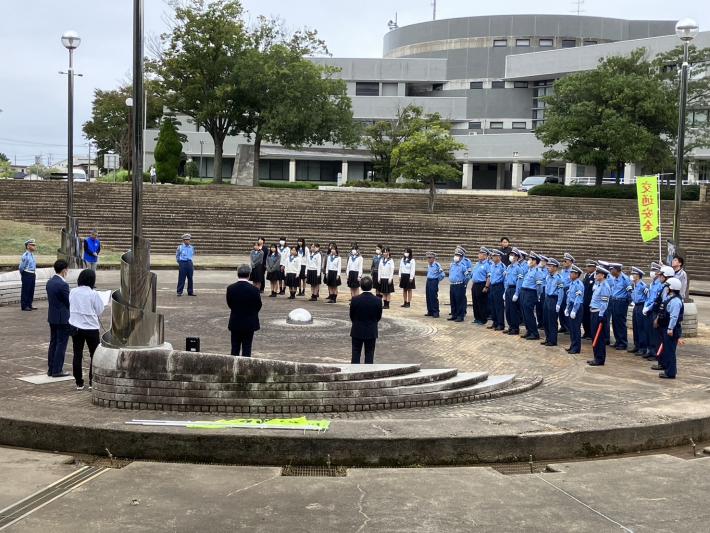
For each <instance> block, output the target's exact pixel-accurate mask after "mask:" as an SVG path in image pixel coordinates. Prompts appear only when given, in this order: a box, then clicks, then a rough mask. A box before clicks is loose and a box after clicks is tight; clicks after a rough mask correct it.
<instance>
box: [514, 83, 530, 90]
mask: <svg viewBox="0 0 710 533" xmlns="http://www.w3.org/2000/svg"><path fill="white" fill-rule="evenodd" d="M513 88H514V89H527V88H528V82H527V81H514V82H513Z"/></svg>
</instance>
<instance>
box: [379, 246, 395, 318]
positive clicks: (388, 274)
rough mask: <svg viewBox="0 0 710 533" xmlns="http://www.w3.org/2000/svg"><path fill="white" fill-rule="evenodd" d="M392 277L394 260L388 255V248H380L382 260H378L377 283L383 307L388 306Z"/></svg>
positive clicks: (392, 285) (392, 287) (392, 286)
mask: <svg viewBox="0 0 710 533" xmlns="http://www.w3.org/2000/svg"><path fill="white" fill-rule="evenodd" d="M393 277H394V261H393V260H392V258H391V257H390V249H389V248H385V249H383V250H382V261H380V268H379V279H380V281H379V283H380V292H381V293H382V299H383V300H384V303H383V305H384V308H385V309H389V308H390V298H391V296H392V293H393V292H394V283H393V282H392V278H393Z"/></svg>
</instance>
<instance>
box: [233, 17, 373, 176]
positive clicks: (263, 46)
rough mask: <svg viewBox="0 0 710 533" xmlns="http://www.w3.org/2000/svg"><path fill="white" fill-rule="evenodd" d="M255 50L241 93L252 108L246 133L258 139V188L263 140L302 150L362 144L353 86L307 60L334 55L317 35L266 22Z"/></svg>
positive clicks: (256, 34)
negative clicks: (329, 144) (350, 92)
mask: <svg viewBox="0 0 710 533" xmlns="http://www.w3.org/2000/svg"><path fill="white" fill-rule="evenodd" d="M249 46H250V49H249V53H248V54H247V56H246V59H247V67H246V68H243V69H240V70H241V72H243V73H244V75H243V76H242V77H241V78H240V83H241V91H240V92H241V93H242V94H244V95H246V107H247V110H246V114H245V123H244V124H243V131H244V133H246V134H247V136H248V137H250V138H253V140H254V174H253V182H254V185H256V184H258V181H259V162H260V154H261V144H262V142H263V141H267V142H273V143H279V144H281V145H282V146H285V147H288V148H296V149H298V148H301V147H303V146H304V145H309V146H310V145H322V144H324V143H326V142H332V143H339V144H343V145H346V146H352V145H354V144H356V143H357V141H358V140H359V134H358V130H357V127H356V126H355V125H354V123H353V116H352V109H351V100H350V97H348V96H347V85H346V83H345V82H344V81H343V80H340V79H335V78H334V77H333V76H334V75H335V74H336V73H337V72H338V69H336V68H334V67H332V66H324V65H318V64H316V63H314V62H313V61H310V60H308V59H306V57H305V56H314V55H323V54H327V53H328V51H327V48H326V46H325V43H324V42H323V41H322V40H320V39H319V38H318V34H317V33H316V32H315V31H310V30H302V31H296V32H294V33H292V34H291V33H289V32H287V31H286V30H285V28H284V26H283V24H282V23H281V22H280V21H278V20H275V19H269V18H266V17H260V18H259V19H258V22H257V24H256V25H255V27H254V28H252V30H251V32H250V45H249Z"/></svg>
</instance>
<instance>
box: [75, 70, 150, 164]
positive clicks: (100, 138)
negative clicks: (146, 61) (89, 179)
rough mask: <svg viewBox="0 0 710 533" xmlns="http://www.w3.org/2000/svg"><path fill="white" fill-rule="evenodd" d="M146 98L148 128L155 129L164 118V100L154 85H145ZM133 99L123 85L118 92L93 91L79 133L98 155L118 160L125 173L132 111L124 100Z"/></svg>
mask: <svg viewBox="0 0 710 533" xmlns="http://www.w3.org/2000/svg"><path fill="white" fill-rule="evenodd" d="M145 89H146V94H147V97H148V107H147V110H146V111H147V116H146V118H147V127H148V128H155V127H157V125H158V121H159V120H160V117H161V116H162V115H163V100H162V98H161V97H160V96H159V95H158V94H157V86H156V83H155V82H154V81H151V80H149V81H147V82H146V84H145ZM132 96H133V88H132V87H131V86H130V85H123V86H121V87H119V88H118V89H112V90H102V89H96V90H95V91H94V101H93V103H92V110H91V119H90V120H87V121H86V122H84V125H83V126H82V131H83V132H84V135H86V137H87V138H88V139H91V140H93V141H94V142H95V143H96V146H97V147H98V155H99V156H102V155H104V154H106V153H107V152H109V151H113V152H115V153H117V154H118V155H119V156H120V159H121V166H122V167H123V168H125V169H128V167H129V163H130V153H131V146H130V139H131V137H130V135H131V132H130V131H129V124H130V123H131V108H130V107H128V106H127V105H126V98H129V97H132Z"/></svg>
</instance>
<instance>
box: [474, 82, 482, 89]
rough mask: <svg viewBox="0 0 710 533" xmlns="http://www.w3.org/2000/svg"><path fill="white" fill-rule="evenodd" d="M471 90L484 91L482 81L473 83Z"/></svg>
mask: <svg viewBox="0 0 710 533" xmlns="http://www.w3.org/2000/svg"><path fill="white" fill-rule="evenodd" d="M471 89H483V82H482V81H472V82H471Z"/></svg>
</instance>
